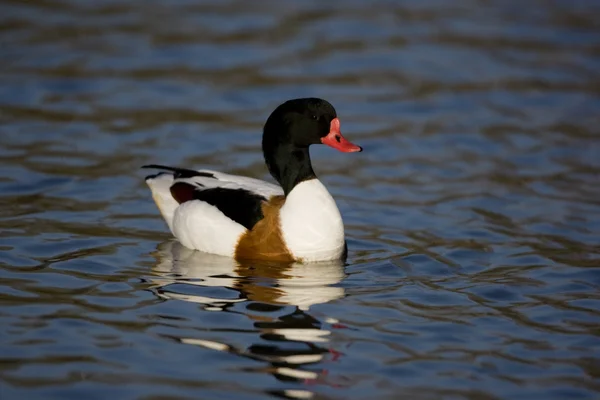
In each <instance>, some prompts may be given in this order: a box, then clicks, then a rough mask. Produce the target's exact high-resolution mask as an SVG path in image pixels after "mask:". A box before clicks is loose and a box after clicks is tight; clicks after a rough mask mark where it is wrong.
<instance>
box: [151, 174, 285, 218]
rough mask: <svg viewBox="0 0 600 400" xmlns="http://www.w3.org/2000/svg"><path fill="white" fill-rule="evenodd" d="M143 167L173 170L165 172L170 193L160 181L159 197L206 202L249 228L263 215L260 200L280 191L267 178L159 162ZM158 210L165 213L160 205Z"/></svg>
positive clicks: (152, 177)
mask: <svg viewBox="0 0 600 400" xmlns="http://www.w3.org/2000/svg"><path fill="white" fill-rule="evenodd" d="M143 168H160V169H163V170H167V171H170V172H172V174H167V175H169V176H171V181H170V184H169V195H167V194H166V193H165V190H164V185H163V187H162V190H161V195H162V196H161V197H163V198H164V197H170V198H171V199H172V200H174V203H176V204H177V205H179V204H183V203H186V202H189V201H193V200H200V201H203V202H206V203H208V204H210V205H212V206H215V207H216V208H218V209H219V211H221V212H222V213H223V214H225V216H227V217H228V218H230V219H231V220H233V221H235V222H237V223H238V224H240V225H242V226H243V227H245V228H246V229H252V227H253V226H254V225H255V224H256V223H257V222H258V221H260V220H261V219H263V217H264V216H263V213H262V204H263V202H265V201H267V200H268V199H269V198H270V197H272V196H278V195H282V194H283V190H282V189H281V187H279V186H276V185H273V184H270V183H268V182H265V181H261V180H259V179H253V178H247V177H243V176H237V175H229V174H224V173H222V172H217V171H210V170H199V171H194V170H189V169H184V168H173V167H166V166H161V165H148V166H144V167H143ZM163 174H165V173H162V174H158V175H151V176H149V177H147V178H146V181H147V182H148V184H149V185H151V182H153V181H154V180H156V179H157V177H162V175H163ZM162 179H163V180H164V179H165V178H164V177H163V178H162ZM151 188H152V185H151ZM153 193H154V189H153ZM156 197H157V196H155V200H156ZM163 203H166V201H163ZM157 204H158V202H157ZM159 208H161V207H159ZM163 208H164V207H163ZM161 212H162V213H163V216H165V212H163V210H162V209H161ZM171 215H172V213H171ZM165 219H166V216H165ZM167 222H169V221H167Z"/></svg>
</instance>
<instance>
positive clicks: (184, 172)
mask: <svg viewBox="0 0 600 400" xmlns="http://www.w3.org/2000/svg"><path fill="white" fill-rule="evenodd" d="M142 168H154V169H164V170H165V171H171V172H173V176H174V177H175V179H179V178H193V177H195V176H202V177H205V178H215V176H214V175H213V174H211V173H210V172H199V171H194V170H193V169H187V168H177V167H169V166H166V165H158V164H150V165H143V166H142ZM215 179H216V178H215Z"/></svg>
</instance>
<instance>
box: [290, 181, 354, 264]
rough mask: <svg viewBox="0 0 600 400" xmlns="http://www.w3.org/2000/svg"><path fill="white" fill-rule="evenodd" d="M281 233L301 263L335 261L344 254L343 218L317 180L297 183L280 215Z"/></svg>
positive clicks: (331, 198) (333, 201)
mask: <svg viewBox="0 0 600 400" xmlns="http://www.w3.org/2000/svg"><path fill="white" fill-rule="evenodd" d="M280 219H281V230H282V232H283V238H284V240H285V242H286V244H287V247H288V249H289V250H290V251H291V252H292V254H293V255H294V257H296V258H302V259H303V260H304V261H324V260H335V259H338V258H340V257H341V256H342V253H343V252H344V224H343V222H342V216H341V215H340V211H339V210H338V208H337V205H336V204H335V200H333V197H331V195H330V194H329V192H328V191H327V189H326V188H325V186H324V185H323V184H322V183H321V182H320V181H319V180H318V179H311V180H308V181H304V182H301V183H299V184H298V185H296V186H295V187H294V189H292V191H291V192H290V193H289V195H288V196H287V197H286V200H285V204H284V205H283V207H281V211H280Z"/></svg>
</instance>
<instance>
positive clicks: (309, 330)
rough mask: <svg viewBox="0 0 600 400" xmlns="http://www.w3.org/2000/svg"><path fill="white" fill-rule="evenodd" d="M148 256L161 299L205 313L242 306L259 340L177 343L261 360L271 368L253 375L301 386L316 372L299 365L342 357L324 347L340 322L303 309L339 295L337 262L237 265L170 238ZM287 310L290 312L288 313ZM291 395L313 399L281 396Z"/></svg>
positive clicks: (317, 377)
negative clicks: (192, 290)
mask: <svg viewBox="0 0 600 400" xmlns="http://www.w3.org/2000/svg"><path fill="white" fill-rule="evenodd" d="M153 256H154V257H155V259H156V264H155V266H154V268H153V272H154V274H155V276H154V277H152V278H151V281H152V284H153V285H152V288H151V289H152V290H153V292H154V293H156V294H157V295H158V296H159V297H161V298H163V299H173V300H182V301H189V302H194V303H198V304H202V305H203V309H204V310H206V311H228V309H230V308H232V307H233V306H235V305H236V303H240V302H247V303H248V304H247V305H246V308H245V310H244V311H243V313H244V315H246V316H247V317H248V318H250V319H251V320H252V321H253V325H254V327H255V328H257V330H258V334H259V335H258V336H257V342H258V343H257V344H253V345H251V346H249V347H248V348H246V349H239V348H235V347H233V346H230V345H228V344H226V343H220V342H215V341H211V340H204V339H202V338H178V340H180V341H181V342H182V343H186V344H191V345H198V346H203V347H206V348H210V349H213V350H218V351H226V352H229V353H234V354H238V355H240V356H244V357H248V358H252V359H257V360H261V361H265V362H268V363H269V364H270V365H269V366H267V367H266V368H265V367H261V368H259V369H258V370H259V371H263V372H268V373H271V374H273V375H274V376H276V377H277V378H278V379H280V380H293V381H302V382H318V381H319V380H320V373H319V372H314V371H311V370H304V369H300V368H299V367H300V366H302V365H307V364H314V363H318V362H321V361H323V360H324V358H325V357H326V356H331V357H332V358H333V359H337V358H338V357H339V356H340V354H341V353H338V352H337V351H335V350H333V349H332V348H330V347H329V345H328V342H329V336H330V334H331V331H330V330H328V328H335V327H340V325H339V324H337V321H336V320H333V319H330V318H326V317H321V318H320V319H319V318H317V317H316V316H313V315H311V314H310V313H309V311H310V307H311V306H314V305H316V304H323V303H327V302H329V301H332V300H335V299H339V298H341V297H343V296H344V289H343V288H340V287H335V286H332V285H335V284H337V283H339V282H340V281H341V280H342V279H343V278H344V277H345V274H344V265H343V262H342V261H339V260H338V261H330V262H321V263H312V264H300V263H286V264H281V263H268V262H263V261H260V262H255V263H253V262H251V263H239V262H237V261H236V260H234V259H232V258H228V257H222V256H217V255H213V254H207V253H202V252H199V251H195V250H190V249H188V248H186V247H184V246H182V245H181V244H180V243H179V242H176V241H167V242H164V243H161V244H160V245H159V246H158V248H157V251H156V252H154V253H153ZM182 284H183V285H196V286H202V287H219V288H225V289H230V290H234V291H235V295H234V296H227V298H222V297H216V296H215V297H213V296H208V295H205V294H204V293H203V295H198V294H187V293H181V290H179V288H180V287H181V285H182ZM188 292H189V290H188ZM204 292H210V291H204ZM217 292H219V293H226V292H223V291H222V290H221V291H217ZM285 306H293V309H292V310H291V312H289V311H288V310H289V307H285ZM282 312H283V313H284V314H283V315H282ZM270 314H271V315H270ZM296 392H298V393H297V394H298V395H301V396H304V397H303V398H308V397H311V396H310V395H311V392H306V393H300V392H304V391H290V393H286V394H285V395H286V397H296V396H294V395H292V394H293V393H296ZM307 396H308V397H307Z"/></svg>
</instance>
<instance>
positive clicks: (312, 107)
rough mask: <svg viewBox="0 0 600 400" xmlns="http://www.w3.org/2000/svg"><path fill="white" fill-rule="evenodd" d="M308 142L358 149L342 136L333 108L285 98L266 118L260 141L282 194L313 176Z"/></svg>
mask: <svg viewBox="0 0 600 400" xmlns="http://www.w3.org/2000/svg"><path fill="white" fill-rule="evenodd" d="M312 144H326V145H328V146H330V147H333V148H335V149H337V150H339V151H343V152H356V151H361V150H362V149H361V148H360V147H359V146H356V145H354V144H352V143H350V142H349V141H348V140H346V139H345V138H344V137H343V136H342V134H341V132H340V121H339V119H338V117H337V113H336V111H335V108H333V106H332V105H331V104H330V103H329V102H327V101H325V100H322V99H317V98H305V99H294V100H288V101H286V102H285V103H283V104H281V105H280V106H279V107H277V108H276V109H275V111H273V112H272V113H271V115H270V116H269V118H268V119H267V122H266V123H265V127H264V130H263V140H262V148H263V153H264V156H265V161H266V163H267V167H268V168H269V172H271V175H273V177H274V178H275V179H277V181H278V182H279V183H281V185H282V186H283V188H284V191H286V194H287V193H288V192H289V191H290V190H291V189H292V188H293V186H294V185H295V184H296V183H298V182H300V181H301V180H304V179H308V178H307V177H314V172H313V171H312V166H311V165H310V156H309V154H308V147H309V146H310V145H312ZM305 175H306V176H305ZM299 179H300V180H299Z"/></svg>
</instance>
